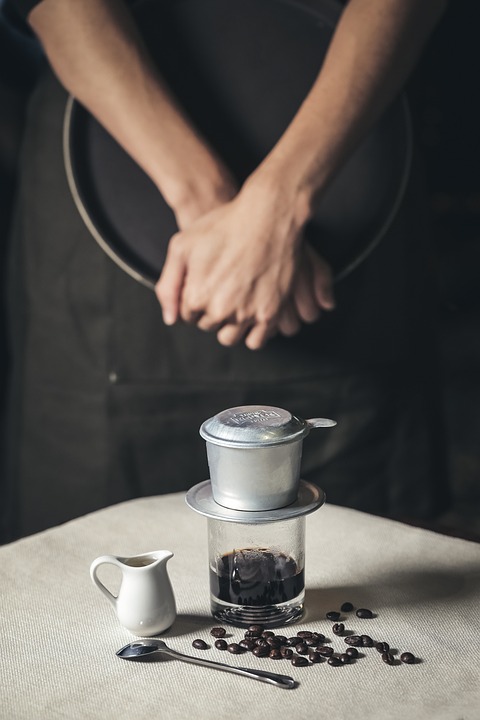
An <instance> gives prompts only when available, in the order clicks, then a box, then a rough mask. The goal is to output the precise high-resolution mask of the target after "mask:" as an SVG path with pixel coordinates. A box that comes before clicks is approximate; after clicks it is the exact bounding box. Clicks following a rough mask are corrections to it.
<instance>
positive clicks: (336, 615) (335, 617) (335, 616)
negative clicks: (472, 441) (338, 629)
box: [326, 610, 340, 622]
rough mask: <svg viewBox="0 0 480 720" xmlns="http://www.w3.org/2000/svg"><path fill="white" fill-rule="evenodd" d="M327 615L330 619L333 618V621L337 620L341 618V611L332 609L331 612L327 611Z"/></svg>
mask: <svg viewBox="0 0 480 720" xmlns="http://www.w3.org/2000/svg"><path fill="white" fill-rule="evenodd" d="M326 617H327V618H328V620H332V621H333V622H335V621H336V620H338V619H339V618H340V613H339V612H337V611H336V610H330V612H327V613H326Z"/></svg>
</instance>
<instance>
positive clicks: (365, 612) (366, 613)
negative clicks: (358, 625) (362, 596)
mask: <svg viewBox="0 0 480 720" xmlns="http://www.w3.org/2000/svg"><path fill="white" fill-rule="evenodd" d="M355 615H356V616H357V617H359V618H362V619H363V620H365V619H370V618H373V613H372V611H371V610H369V609H368V608H358V610H357V612H356V613H355Z"/></svg>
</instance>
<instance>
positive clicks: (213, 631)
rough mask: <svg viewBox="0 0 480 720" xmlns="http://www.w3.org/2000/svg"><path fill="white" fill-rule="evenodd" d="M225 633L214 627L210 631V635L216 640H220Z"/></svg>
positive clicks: (223, 630)
mask: <svg viewBox="0 0 480 720" xmlns="http://www.w3.org/2000/svg"><path fill="white" fill-rule="evenodd" d="M226 632H227V631H226V630H225V628H222V627H214V628H212V629H211V630H210V635H213V637H216V638H222V637H223V636H224V635H225V633H226Z"/></svg>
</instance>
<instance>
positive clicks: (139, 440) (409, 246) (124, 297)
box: [3, 70, 446, 535]
mask: <svg viewBox="0 0 480 720" xmlns="http://www.w3.org/2000/svg"><path fill="white" fill-rule="evenodd" d="M65 100H66V95H65V92H64V90H63V89H62V88H61V86H60V85H59V83H58V82H57V81H56V80H55V79H54V77H53V76H52V74H51V73H50V71H48V70H47V71H46V72H45V75H44V78H43V80H42V82H41V83H40V84H39V87H38V89H37V91H36V93H35V95H34V98H33V101H32V104H31V108H30V116H29V118H30V119H29V123H28V130H27V134H26V138H25V145H24V151H23V160H22V168H21V183H20V188H19V194H18V204H17V212H16V224H15V228H14V234H13V241H12V269H11V282H10V300H11V330H12V348H13V360H14V374H13V377H12V381H11V402H10V423H9V431H10V438H9V458H8V468H7V472H6V473H5V486H4V497H5V500H4V503H3V507H4V516H5V517H4V526H5V527H6V528H7V531H6V532H7V533H8V532H10V533H12V532H13V534H20V535H23V534H28V533H32V532H35V531H38V530H41V529H43V528H45V527H48V526H50V525H54V524H58V523H60V522H63V521H65V520H68V519H70V518H73V517H75V516H79V515H82V514H84V513H86V512H89V511H93V510H95V509H97V508H100V507H104V506H106V505H110V504H112V503H116V502H119V501H122V500H127V499H129V498H133V497H137V496H141V495H152V494H157V493H167V492H176V491H180V490H186V489H187V488H189V487H191V486H192V485H194V484H195V483H197V482H200V481H201V480H204V479H206V478H207V477H208V469H207V463H206V456H205V448H204V442H203V440H201V438H200V437H199V435H198V428H199V426H200V424H201V422H202V421H203V420H204V419H206V418H207V417H210V416H211V415H213V414H215V413H217V412H219V411H220V410H222V409H225V408H227V407H232V406H235V405H241V404H271V405H278V406H280V407H284V408H287V409H288V410H290V411H291V412H293V413H295V414H297V415H299V416H301V417H312V416H326V417H332V418H334V419H336V420H337V421H338V427H337V428H335V430H332V431H325V432H319V431H317V432H315V433H312V434H311V435H310V436H309V438H307V440H306V441H305V443H304V457H303V465H302V467H303V472H302V475H303V477H304V478H305V479H306V480H310V481H313V482H316V483H317V484H318V485H320V486H321V487H322V488H323V489H324V490H325V491H326V493H327V498H328V501H329V502H332V503H338V504H342V505H348V506H351V507H355V508H358V509H360V510H365V511H368V512H373V513H380V514H386V515H393V516H397V517H398V516H408V517H428V516H430V515H432V514H433V513H435V512H436V511H438V510H440V509H441V508H443V507H444V505H445V502H446V487H445V482H444V475H443V472H444V469H443V468H444V463H443V460H444V458H443V451H442V448H443V438H442V436H441V420H440V411H439V407H440V402H439V395H438V392H439V389H438V385H437V357H436V353H435V342H434V333H433V323H432V310H433V308H434V306H433V300H434V297H433V294H432V288H431V284H430V277H429V273H428V270H427V265H426V261H427V257H428V256H427V252H426V248H425V238H426V236H427V231H426V226H425V222H424V219H423V216H424V207H425V202H424V198H423V195H422V193H421V191H420V186H419V184H418V183H417V173H414V177H413V179H412V182H411V184H410V187H409V188H408V190H407V193H406V197H405V201H404V203H403V207H402V208H401V210H400V212H399V214H398V216H397V219H396V221H395V223H394V226H393V227H392V228H391V230H390V231H389V234H388V236H387V237H386V238H385V239H384V240H383V241H382V243H381V244H380V245H379V246H378V247H377V248H376V249H375V251H374V252H373V253H372V254H371V255H370V257H369V258H368V259H367V261H365V262H364V263H363V264H362V265H361V266H360V267H359V268H358V269H357V270H355V271H354V272H353V273H352V274H351V275H350V276H349V277H347V278H346V279H345V280H343V281H341V282H340V283H339V284H338V286H337V287H336V298H337V309H336V310H335V311H334V312H332V313H325V314H324V315H323V316H322V318H321V319H320V321H319V322H318V323H316V324H315V325H312V326H305V327H304V328H303V329H302V331H301V333H300V334H299V335H297V336H296V337H294V338H290V339H287V338H282V337H278V338H275V339H273V340H271V341H270V342H269V343H268V345H267V347H266V348H264V349H263V350H260V351H258V352H251V351H249V350H248V349H246V348H245V347H244V346H243V345H240V346H238V347H235V348H230V349H229V348H224V347H222V346H220V345H219V344H218V343H217V341H216V339H215V335H214V334H207V333H203V332H201V331H199V330H197V329H196V328H195V327H190V326H187V325H183V324H179V325H177V326H175V327H170V328H168V327H166V326H164V324H163V322H162V317H161V311H160V307H159V305H158V303H157V300H156V298H155V296H154V294H153V293H152V292H151V290H149V289H148V288H145V287H144V286H142V285H141V284H139V283H137V282H136V281H135V280H133V279H132V278H131V277H129V276H128V275H127V274H126V273H124V272H122V271H121V270H120V269H119V268H118V267H117V266H116V265H115V264H114V263H113V262H112V261H111V260H110V259H109V258H108V257H107V256H106V255H105V254H104V253H103V252H102V250H101V249H100V248H99V247H98V246H97V244H96V243H95V241H94V240H93V239H92V237H91V236H90V235H89V232H88V231H87V229H86V228H85V226H84V225H83V222H82V220H81V219H80V217H79V215H78V213H77V211H76V209H75V207H74V204H73V201H72V198H71V196H70V193H69V190H68V187H67V183H66V178H65V172H64V167H63V157H62V120H63V112H64V107H65Z"/></svg>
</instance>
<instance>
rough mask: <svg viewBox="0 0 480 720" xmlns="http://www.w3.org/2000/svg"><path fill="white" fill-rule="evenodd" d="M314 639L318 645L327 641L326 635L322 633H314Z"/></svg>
mask: <svg viewBox="0 0 480 720" xmlns="http://www.w3.org/2000/svg"><path fill="white" fill-rule="evenodd" d="M312 639H313V640H316V641H317V643H322V642H324V641H325V635H322V633H317V632H314V633H312Z"/></svg>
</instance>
